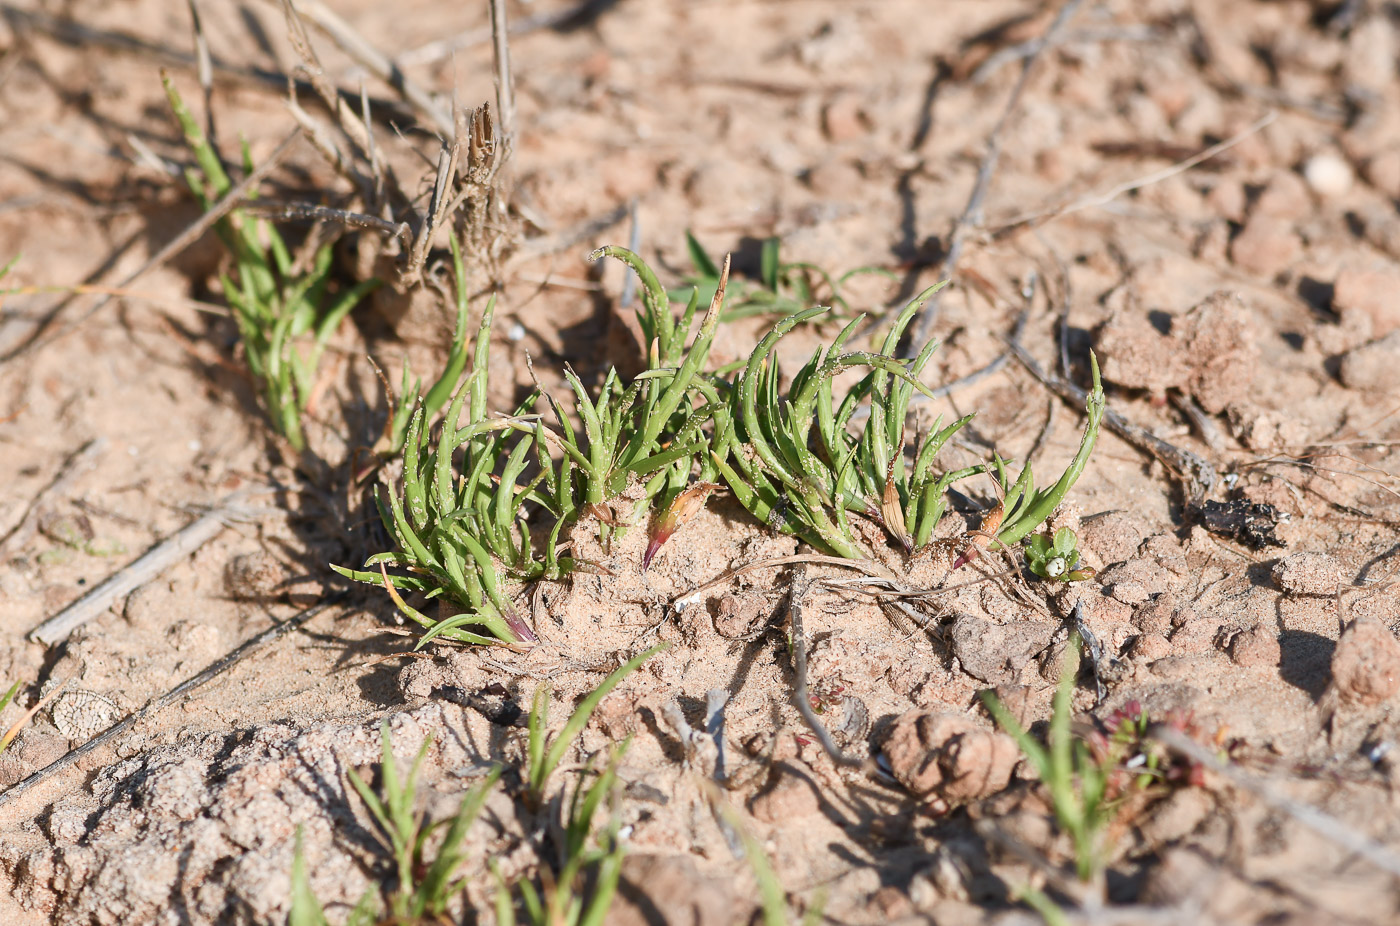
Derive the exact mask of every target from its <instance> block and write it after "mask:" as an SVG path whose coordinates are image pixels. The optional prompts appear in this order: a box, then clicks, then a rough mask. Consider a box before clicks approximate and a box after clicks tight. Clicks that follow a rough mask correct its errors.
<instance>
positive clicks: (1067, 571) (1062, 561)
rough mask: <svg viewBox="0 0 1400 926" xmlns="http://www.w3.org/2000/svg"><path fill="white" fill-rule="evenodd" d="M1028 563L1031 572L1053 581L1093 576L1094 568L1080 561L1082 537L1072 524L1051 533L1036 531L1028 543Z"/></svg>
mask: <svg viewBox="0 0 1400 926" xmlns="http://www.w3.org/2000/svg"><path fill="white" fill-rule="evenodd" d="M1026 563H1027V564H1028V565H1029V566H1030V567H1031V572H1033V573H1035V574H1036V575H1038V576H1040V577H1041V578H1042V579H1048V580H1049V581H1051V582H1082V581H1083V580H1085V579H1090V578H1093V576H1094V569H1093V568H1092V567H1090V566H1081V565H1080V564H1079V538H1078V537H1076V536H1075V533H1074V531H1072V530H1070V529H1069V528H1068V527H1062V528H1060V529H1059V530H1057V531H1055V536H1054V538H1053V539H1052V538H1051V537H1050V536H1049V535H1047V534H1036V535H1035V536H1033V537H1031V538H1030V541H1029V543H1028V544H1027V546H1026Z"/></svg>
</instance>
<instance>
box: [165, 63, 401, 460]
mask: <svg viewBox="0 0 1400 926" xmlns="http://www.w3.org/2000/svg"><path fill="white" fill-rule="evenodd" d="M161 79H162V81H163V83H164V85H165V93H166V97H167V99H168V100H169V102H170V108H171V110H172V111H173V112H174V114H175V118H176V121H178V122H179V124H180V129H181V131H182V132H183V133H184V136H185V142H186V144H188V145H189V147H190V151H191V152H192V153H193V155H194V159H195V165H196V166H193V167H190V168H188V169H187V170H186V172H185V181H186V183H188V184H189V187H190V190H191V191H192V192H193V193H194V195H195V198H196V199H197V200H198V201H199V203H200V205H201V206H202V207H203V208H204V209H206V210H208V209H209V208H210V207H211V206H212V205H213V204H214V203H215V202H216V201H218V200H219V199H220V198H221V197H223V196H224V195H226V194H227V193H228V192H229V191H230V190H231V189H233V181H232V180H231V179H230V178H229V175H228V172H227V171H226V170H225V169H224V165H223V162H222V160H221V159H220V158H219V155H218V152H216V151H215V150H214V147H213V145H211V144H210V143H209V139H208V138H207V137H206V136H205V135H204V132H203V131H202V130H201V129H200V127H199V123H198V122H197V121H196V120H195V118H194V115H193V114H192V113H191V112H190V110H189V108H188V107H187V106H185V103H184V100H183V99H182V98H181V97H180V93H179V91H178V90H177V89H176V88H175V84H174V82H173V81H171V80H170V78H169V77H168V76H165V75H162V78H161ZM243 168H244V170H245V172H248V173H251V172H252V170H253V165H252V158H251V155H250V153H249V151H248V147H247V145H246V144H245V145H244V146H243ZM214 230H215V232H216V233H217V234H218V236H219V240H220V241H222V242H223V244H224V247H225V248H227V249H228V251H229V253H230V254H231V255H232V257H233V263H234V267H235V271H234V273H233V275H232V276H229V275H227V274H224V275H221V281H222V283H223V290H224V297H225V298H226V299H227V300H228V302H229V305H230V306H231V307H232V308H233V317H234V321H235V322H237V324H238V334H239V338H240V340H241V342H242V344H243V352H244V359H245V362H246V363H247V364H248V370H249V372H250V373H251V374H252V375H253V378H254V379H255V380H256V381H257V382H258V384H259V389H260V392H261V399H262V402H263V405H264V408H265V410H266V412H267V416H268V418H269V419H270V420H271V422H272V426H273V428H274V429H275V430H276V431H277V432H278V433H279V434H281V435H283V436H284V437H286V439H287V441H288V443H290V444H291V445H292V447H293V448H294V449H296V450H303V449H305V447H306V436H305V432H304V429H303V425H302V418H303V417H304V416H305V414H306V410H307V403H308V402H309V401H310V399H311V395H312V392H313V390H314V386H315V382H316V374H317V370H318V368H319V366H320V362H321V356H322V354H323V353H324V352H325V349H326V346H327V344H328V343H329V342H330V340H331V338H332V337H333V336H334V335H335V333H336V331H337V330H338V329H339V327H340V323H341V322H342V321H344V320H345V317H346V316H347V315H349V314H350V312H351V310H352V309H354V308H355V306H356V305H357V304H358V303H359V302H360V300H361V299H363V298H364V297H365V296H366V295H367V294H369V293H370V292H371V291H372V290H374V289H375V288H376V287H377V286H379V281H378V280H374V279H371V280H365V281H363V282H361V283H358V284H356V285H354V286H351V287H349V288H346V289H343V290H341V291H339V292H335V291H333V289H332V285H331V264H332V253H331V247H330V246H329V245H326V246H323V247H321V248H319V249H317V250H316V252H315V254H314V255H313V256H312V258H311V260H310V261H309V264H310V266H309V267H308V268H306V269H301V268H298V267H297V266H296V262H295V261H294V260H293V258H292V253H291V250H290V249H289V248H288V247H287V244H286V242H285V241H284V240H283V238H282V236H281V235H280V234H279V233H278V231H277V229H276V228H275V227H274V226H273V225H272V224H271V223H269V222H265V221H262V220H259V219H254V218H252V217H251V216H249V215H248V214H247V213H246V212H244V211H242V210H239V209H233V210H230V211H229V213H228V214H227V215H226V216H224V217H223V218H221V219H219V221H218V222H216V223H215V225H214Z"/></svg>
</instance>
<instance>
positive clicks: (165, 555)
mask: <svg viewBox="0 0 1400 926" xmlns="http://www.w3.org/2000/svg"><path fill="white" fill-rule="evenodd" d="M243 498H244V494H243V493H241V492H238V493H234V494H233V495H230V496H229V497H228V498H226V499H224V500H223V502H222V503H221V504H220V505H219V506H218V507H216V508H214V509H213V510H211V511H209V512H207V513H205V514H203V515H201V516H200V517H198V518H196V519H195V520H194V521H192V522H191V523H189V524H188V525H186V526H185V527H183V528H181V529H180V530H179V531H177V532H175V533H174V534H172V535H171V536H169V537H167V538H166V539H165V540H162V541H161V542H160V543H158V544H156V545H155V546H154V547H152V548H151V549H150V550H147V551H146V553H145V554H143V555H142V556H141V557H140V558H138V559H137V560H136V561H135V562H133V563H131V564H130V565H128V566H126V567H124V568H122V569H120V570H118V572H117V573H116V575H114V576H112V577H111V578H109V579H108V580H107V581H105V582H103V583H102V584H101V585H99V586H97V587H96V588H94V589H93V590H92V591H90V592H88V593H87V594H86V595H84V596H83V597H81V598H79V599H78V600H77V601H75V602H73V603H72V604H70V605H69V606H68V607H66V608H64V609H63V610H62V611H60V612H58V613H57V614H55V615H54V616H53V617H51V618H49V619H48V620H46V621H44V622H43V623H42V624H40V625H39V626H38V627H35V628H34V629H33V630H31V631H30V632H29V639H31V640H34V641H36V642H39V643H43V644H45V645H47V646H52V645H53V644H55V643H58V642H60V641H62V640H65V639H67V638H68V635H69V634H70V633H72V632H73V631H74V630H76V629H77V628H78V627H81V626H82V625H83V624H86V623H87V622H88V621H90V620H92V619H93V618H94V617H97V616H98V615H99V614H101V613H102V612H103V611H106V610H107V608H108V607H109V606H111V604H112V602H113V601H115V600H116V599H118V598H120V597H121V596H122V595H125V594H127V593H128V592H130V591H133V590H134V589H136V588H138V587H139V586H141V585H144V584H146V583H147V582H149V581H150V580H151V579H153V578H155V577H156V576H158V575H160V574H161V573H162V572H164V571H165V570H166V569H169V568H170V567H171V566H173V565H174V564H176V563H178V562H179V561H180V560H182V559H184V558H185V557H187V556H189V555H190V554H191V553H193V552H194V551H196V550H198V549H199V548H200V547H202V546H204V545H205V544H206V543H208V542H209V541H210V540H213V539H214V538H215V537H217V536H218V535H219V534H220V533H222V532H223V529H224V528H225V527H227V526H228V523H229V521H231V520H234V519H237V518H240V517H246V516H247V514H248V509H247V508H246V507H245V506H244V505H243V504H242V501H243Z"/></svg>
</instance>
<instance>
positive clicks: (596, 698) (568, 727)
mask: <svg viewBox="0 0 1400 926" xmlns="http://www.w3.org/2000/svg"><path fill="white" fill-rule="evenodd" d="M669 645H670V644H667V643H658V644H657V645H656V646H653V647H652V648H651V649H649V650H646V651H645V652H642V653H638V654H637V655H636V656H633V657H632V658H631V659H629V660H627V661H626V662H625V663H623V664H622V665H621V666H619V667H618V668H617V670H616V671H614V672H613V673H612V674H611V675H609V676H608V677H607V678H605V679H603V683H602V684H601V685H599V686H598V687H597V688H595V689H593V691H591V692H589V694H588V695H587V696H586V697H585V698H584V699H583V700H582V701H580V702H579V705H578V707H577V708H575V709H574V712H573V713H572V714H571V715H569V719H568V720H567V721H566V722H565V723H564V729H562V730H560V731H559V735H558V736H556V737H555V738H554V741H553V742H552V743H551V742H548V734H547V732H546V727H547V726H548V725H549V694H550V691H549V686H548V685H541V686H540V687H539V688H537V689H536V690H535V703H534V705H533V706H532V707H531V709H530V720H529V726H528V729H529V742H528V746H527V758H528V762H527V763H526V772H525V805H526V806H527V807H529V808H530V809H531V810H539V808H540V807H541V806H543V804H544V791H545V786H546V785H547V784H548V783H549V776H550V775H552V774H553V773H554V770H555V769H557V768H558V767H559V763H560V762H562V761H563V760H564V754H565V753H566V752H568V750H569V747H571V746H572V745H573V742H574V740H575V739H577V738H578V735H579V734H580V733H582V732H583V728H584V727H585V726H587V724H588V718H590V717H592V716H593V711H594V710H595V709H596V708H597V707H598V705H599V704H600V703H601V702H602V700H603V699H604V698H605V697H607V696H608V693H609V692H610V691H612V690H613V689H614V688H616V687H617V686H618V685H619V684H621V683H622V680H623V679H625V678H626V677H627V676H629V675H631V674H632V672H633V671H635V670H636V668H637V667H638V666H640V665H641V664H642V663H644V662H646V661H647V660H648V659H650V658H651V657H652V656H655V655H656V654H657V653H659V652H662V651H663V650H665V649H667V648H668V647H669Z"/></svg>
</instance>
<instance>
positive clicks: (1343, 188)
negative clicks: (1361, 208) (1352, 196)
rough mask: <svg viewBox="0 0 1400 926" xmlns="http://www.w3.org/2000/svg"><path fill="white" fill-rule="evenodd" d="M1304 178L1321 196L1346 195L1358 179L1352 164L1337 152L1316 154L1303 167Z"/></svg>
mask: <svg viewBox="0 0 1400 926" xmlns="http://www.w3.org/2000/svg"><path fill="white" fill-rule="evenodd" d="M1303 179H1305V180H1307V181H1308V186H1310V187H1312V190H1313V192H1314V193H1316V194H1317V195H1319V196H1328V197H1335V196H1344V195H1345V194H1346V193H1347V191H1349V190H1350V189H1351V185H1352V183H1353V182H1354V181H1355V179H1356V175H1355V173H1354V172H1353V171H1352V169H1351V165H1350V164H1348V163H1347V162H1346V161H1345V160H1344V159H1342V158H1341V157H1339V156H1337V155H1335V154H1330V153H1329V154H1318V155H1314V156H1313V157H1312V159H1311V160H1309V161H1308V163H1307V164H1306V165H1304V167H1303Z"/></svg>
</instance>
